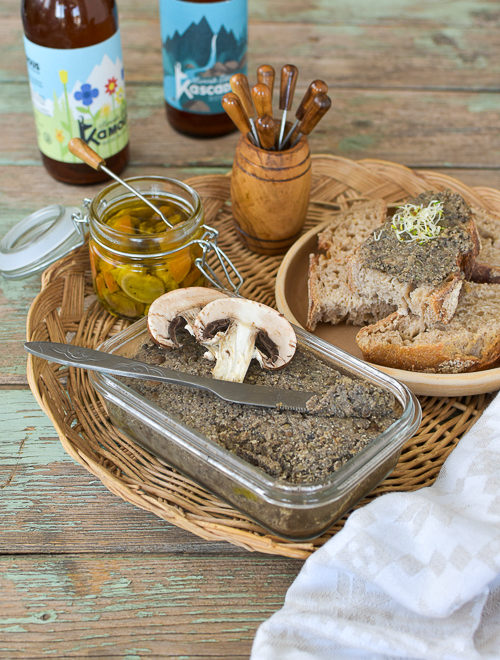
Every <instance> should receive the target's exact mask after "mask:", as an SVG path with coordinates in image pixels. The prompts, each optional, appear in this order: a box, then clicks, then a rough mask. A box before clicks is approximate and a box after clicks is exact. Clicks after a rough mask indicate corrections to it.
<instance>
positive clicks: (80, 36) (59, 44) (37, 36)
mask: <svg viewBox="0 0 500 660" xmlns="http://www.w3.org/2000/svg"><path fill="white" fill-rule="evenodd" d="M21 17H22V21H23V27H24V33H25V36H26V39H28V40H29V41H30V42H32V43H33V44H37V45H38V46H44V47H46V48H51V49H61V50H62V51H64V50H66V49H76V48H85V47H88V46H94V45H96V44H100V43H101V42H104V41H106V40H108V39H109V38H110V37H113V36H114V35H115V33H116V32H117V30H118V16H117V10H116V6H115V1H114V0H23V1H22V4H21ZM120 48H121V47H120ZM28 60H29V57H28ZM60 60H61V62H60V64H59V65H58V66H61V67H64V62H65V54H64V52H62V53H61V58H60ZM60 73H66V75H67V72H66V71H61V72H60ZM122 76H123V71H122ZM113 80H114V84H115V88H114V89H113V91H111V92H110V90H109V89H108V90H107V91H108V94H113V93H115V91H116V84H117V82H118V79H116V78H113ZM61 82H62V80H61ZM109 82H110V81H109V80H108V83H109ZM108 88H109V85H108ZM122 93H123V89H122ZM113 101H114V99H113ZM83 103H85V100H84V101H83ZM68 107H69V105H68ZM83 109H84V110H86V108H85V106H83ZM87 112H88V110H87ZM68 125H69V126H71V122H68ZM61 133H62V132H61ZM70 137H83V136H82V135H69V136H65V138H64V139H66V138H70ZM57 139H59V137H58V138H57ZM61 141H62V140H61ZM68 141H69V139H68ZM91 146H92V147H93V148H94V149H96V150H97V148H96V145H95V144H91ZM40 152H41V156H42V161H43V164H44V165H45V167H46V169H47V171H48V172H49V173H50V174H51V175H52V176H53V177H54V178H55V179H58V180H59V181H63V182H65V183H72V184H89V183H96V182H99V181H105V180H106V179H108V178H109V177H108V176H107V175H106V174H105V173H104V172H102V171H96V170H93V169H91V168H90V167H89V166H88V165H85V164H84V163H71V162H63V161H62V160H58V159H56V158H52V157H50V156H48V155H47V154H45V153H43V151H42V149H40ZM128 156H129V150H128V138H127V142H126V144H125V146H123V147H122V148H120V149H119V151H117V152H116V153H113V154H112V155H110V156H107V157H106V163H107V166H108V167H109V169H111V170H113V171H115V172H120V171H121V170H123V168H124V167H125V166H126V164H127V162H128Z"/></svg>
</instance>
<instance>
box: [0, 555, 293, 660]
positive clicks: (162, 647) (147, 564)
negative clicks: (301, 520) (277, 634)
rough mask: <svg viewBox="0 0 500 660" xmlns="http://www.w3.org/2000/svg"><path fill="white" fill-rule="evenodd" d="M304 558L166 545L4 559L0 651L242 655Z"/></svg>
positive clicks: (13, 654) (11, 654) (22, 654)
mask: <svg viewBox="0 0 500 660" xmlns="http://www.w3.org/2000/svg"><path fill="white" fill-rule="evenodd" d="M301 565H302V564H301V562H298V561H296V560H287V559H281V558H277V557H274V558H268V557H260V556H258V555H257V556H241V557H238V559H237V560H236V561H235V558H234V557H232V556H224V555H221V556H219V557H208V558H204V557H199V556H193V555H191V556H189V555H188V556H183V557H179V556H176V555H170V554H161V555H153V556H144V555H142V556H141V555H134V556H127V555H114V556H113V557H106V556H105V557H103V556H102V555H95V556H85V557H82V556H81V555H75V554H68V555H66V556H64V557H54V558H47V557H39V556H36V557H30V558H23V557H6V558H5V557H4V558H1V559H0V612H1V613H2V614H1V615H0V640H1V641H0V655H2V657H6V658H7V657H8V658H34V657H56V658H61V657H71V658H75V657H82V656H85V657H99V658H106V657H120V658H130V659H131V658H137V659H138V658H141V657H148V656H152V657H155V658H159V657H162V658H170V657H172V658H173V657H175V658H178V657H181V656H182V657H184V658H200V657H214V658H231V659H232V660H233V659H234V660H236V658H248V656H249V653H250V648H251V644H252V640H253V637H254V635H255V631H256V629H257V627H258V625H259V624H260V623H261V622H262V621H263V620H264V619H266V618H267V617H269V616H270V615H271V614H272V613H274V612H275V611H276V610H277V609H279V607H280V606H281V605H282V603H283V599H284V595H285V592H286V590H287V588H288V586H289V585H290V584H291V582H292V581H293V579H294V578H295V577H296V575H297V573H298V571H299V570H300V568H301Z"/></svg>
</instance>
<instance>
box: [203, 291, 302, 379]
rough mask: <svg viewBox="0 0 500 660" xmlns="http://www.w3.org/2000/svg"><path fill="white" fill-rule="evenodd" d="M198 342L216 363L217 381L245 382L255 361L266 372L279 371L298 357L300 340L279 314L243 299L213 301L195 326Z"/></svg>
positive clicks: (214, 373) (214, 372) (214, 371)
mask: <svg viewBox="0 0 500 660" xmlns="http://www.w3.org/2000/svg"><path fill="white" fill-rule="evenodd" d="M193 330H194V334H195V337H196V339H197V340H198V341H199V342H200V343H201V344H203V345H204V346H206V347H207V348H208V351H209V353H208V354H206V357H211V359H215V360H216V364H215V367H214V369H213V371H212V374H213V376H214V378H218V379H220V380H230V381H235V382H239V383H241V382H243V380H244V378H245V374H246V372H247V369H248V366H249V364H250V361H251V360H252V358H255V359H257V360H258V361H259V363H260V365H261V367H263V368H265V369H279V368H281V367H283V366H284V365H285V364H286V363H287V362H289V361H290V360H291V359H292V357H293V354H294V353H295V347H296V344H297V339H296V336H295V332H294V330H293V328H292V326H291V325H290V323H289V322H288V321H287V320H286V319H285V317H284V316H282V315H281V314H280V313H279V312H277V311H276V310H274V309H272V308H271V307H267V305H263V304H261V303H258V302H253V301H251V300H243V299H241V298H229V297H228V298H224V299H220V300H214V301H213V302H210V303H208V304H207V305H205V307H203V309H202V310H201V311H200V313H199V314H198V316H197V317H196V319H195V321H194V323H193Z"/></svg>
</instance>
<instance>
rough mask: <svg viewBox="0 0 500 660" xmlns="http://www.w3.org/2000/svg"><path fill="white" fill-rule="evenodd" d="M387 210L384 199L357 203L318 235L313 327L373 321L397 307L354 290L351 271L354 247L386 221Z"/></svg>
mask: <svg viewBox="0 0 500 660" xmlns="http://www.w3.org/2000/svg"><path fill="white" fill-rule="evenodd" d="M386 213H387V207H386V204H385V202H384V201H383V200H381V199H377V200H372V201H368V202H359V203H355V204H353V205H352V206H351V208H350V209H348V210H347V211H344V212H342V213H340V214H338V215H337V216H336V218H335V221H334V222H332V223H331V224H330V225H329V226H328V227H326V228H325V229H323V231H321V232H320V233H319V234H318V250H319V253H318V254H311V255H309V276H308V293H309V309H308V316H307V328H308V329H309V330H314V329H315V328H316V326H317V324H318V323H320V322H321V321H324V322H327V323H332V324H334V325H335V324H337V323H340V322H342V321H345V322H346V323H351V324H353V325H364V324H366V323H373V322H374V321H377V320H378V319H380V318H382V317H384V316H386V315H387V314H389V313H390V312H392V311H393V310H394V309H395V308H394V306H392V305H387V304H385V303H380V304H378V305H374V304H373V302H372V301H368V302H367V301H366V300H365V298H364V297H363V296H360V295H358V294H357V293H356V292H355V291H352V290H351V288H350V287H349V283H348V273H347V263H348V261H349V258H350V257H351V255H352V254H353V252H354V250H355V249H356V248H357V247H358V246H359V245H360V243H362V241H364V240H365V239H366V238H367V237H368V236H369V235H370V234H371V233H372V232H373V231H374V230H375V229H376V228H377V227H379V226H380V225H381V224H382V223H383V222H384V220H385V217H386Z"/></svg>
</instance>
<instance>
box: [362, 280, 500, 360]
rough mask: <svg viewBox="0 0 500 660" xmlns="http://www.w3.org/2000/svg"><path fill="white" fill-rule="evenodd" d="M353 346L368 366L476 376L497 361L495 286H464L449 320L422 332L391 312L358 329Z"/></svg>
mask: <svg viewBox="0 0 500 660" xmlns="http://www.w3.org/2000/svg"><path fill="white" fill-rule="evenodd" d="M356 341H357V344H358V346H359V347H360V349H361V350H362V352H363V357H364V358H365V359H366V360H367V361H368V362H373V363H376V364H381V365H385V366H388V367H396V368H398V369H407V370H410V371H424V372H437V373H461V372H466V371H478V370H479V369H486V368H488V367H491V366H493V365H495V364H496V363H497V362H498V361H499V360H500V284H478V283H474V282H465V283H464V285H463V287H462V291H461V294H460V298H459V302H458V306H457V309H456V312H455V315H454V316H453V318H452V319H451V320H450V321H449V323H447V324H443V323H439V324H436V325H435V326H433V327H430V328H425V327H423V323H422V319H421V318H420V317H419V316H416V315H414V314H401V313H398V312H394V313H393V314H391V315H389V316H388V317H387V318H385V319H382V320H380V321H378V322H377V323H374V324H372V325H369V326H366V327H364V328H362V329H361V330H360V331H359V332H358V334H357V336H356Z"/></svg>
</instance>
